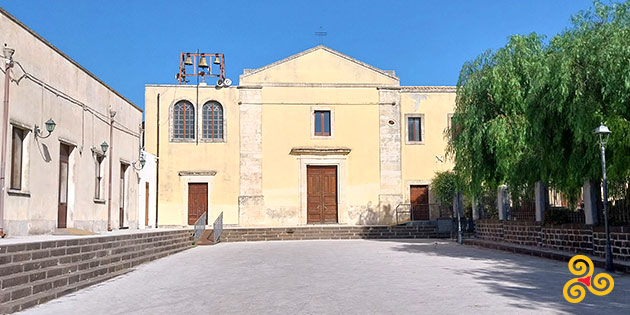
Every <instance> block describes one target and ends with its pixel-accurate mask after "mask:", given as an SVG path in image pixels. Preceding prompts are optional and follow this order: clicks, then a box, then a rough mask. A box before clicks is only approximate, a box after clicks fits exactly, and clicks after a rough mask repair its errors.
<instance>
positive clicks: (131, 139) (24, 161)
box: [0, 9, 142, 236]
mask: <svg viewBox="0 0 630 315" xmlns="http://www.w3.org/2000/svg"><path fill="white" fill-rule="evenodd" d="M0 57H2V58H0V60H1V61H2V67H1V68H2V73H0V76H1V77H2V78H3V83H5V82H6V80H8V82H6V84H7V86H8V91H7V89H6V88H5V85H4V84H2V85H0V95H4V97H3V101H4V102H5V103H4V104H8V115H5V114H4V110H1V109H2V108H0V130H2V129H3V128H2V126H4V127H5V129H4V131H5V132H6V134H5V139H6V146H3V147H4V151H3V153H4V159H3V160H4V161H3V162H4V171H5V172H4V180H2V179H0V186H1V183H2V182H4V186H2V191H1V193H0V230H1V231H2V232H3V233H6V234H8V235H9V236H11V235H27V234H42V233H51V232H54V231H55V230H56V229H58V228H79V229H85V230H91V231H104V230H107V229H108V227H110V228H111V229H118V228H121V227H122V228H126V227H131V228H135V227H137V226H138V221H139V220H138V198H137V196H138V188H137V187H138V186H137V183H138V174H137V172H136V171H135V169H134V164H135V166H139V165H138V163H137V161H138V152H139V145H140V143H139V142H140V139H139V137H140V132H139V126H140V123H141V122H142V110H141V109H140V108H139V107H138V106H136V105H134V104H133V103H131V102H130V101H129V100H127V99H126V98H125V97H123V96H122V95H120V94H119V93H118V92H116V91H115V90H114V89H112V88H111V87H110V86H108V85H107V84H105V83H104V82H103V81H101V80H100V79H99V78H97V77H96V76H95V75H94V74H92V73H90V72H89V71H88V70H86V69H85V68H83V67H82V66H81V65H79V64H78V63H77V62H76V61H74V60H72V59H71V58H70V57H68V56H67V55H66V54H64V53H63V52H62V51H60V50H59V49H58V48H56V47H55V46H53V45H52V44H51V43H49V42H48V41H46V40H45V39H44V38H42V37H41V36H39V35H38V34H36V33H35V32H34V31H32V30H31V29H29V28H28V27H27V26H25V25H24V24H22V23H21V22H20V21H18V20H17V19H16V18H15V17H13V16H11V15H10V14H9V13H7V12H6V11H4V10H3V9H0ZM7 70H8V72H7ZM7 92H8V93H7ZM49 120H50V122H53V121H54V123H55V124H56V126H55V128H54V130H53V131H52V133H49V132H48V131H47V130H46V126H45V122H47V121H49ZM38 128H39V129H38ZM38 130H39V131H38ZM2 134H3V133H1V132H0V136H1V135H2ZM104 143H106V144H107V145H108V146H109V148H107V149H108V150H103V148H105V146H102V144H104ZM1 153H2V151H0V154H1Z"/></svg>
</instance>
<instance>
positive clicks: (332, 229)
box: [221, 224, 450, 242]
mask: <svg viewBox="0 0 630 315" xmlns="http://www.w3.org/2000/svg"><path fill="white" fill-rule="evenodd" d="M444 237H450V233H446V234H444V233H438V229H437V225H436V224H426V225H418V226H340V225H331V226H325V225H323V226H300V227H277V228H224V229H223V233H222V234H221V242H251V241H281V240H335V239H410V238H444Z"/></svg>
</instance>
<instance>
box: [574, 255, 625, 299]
mask: <svg viewBox="0 0 630 315" xmlns="http://www.w3.org/2000/svg"><path fill="white" fill-rule="evenodd" d="M594 269H595V268H594V267H593V261H591V259H590V258H588V257H586V256H584V255H575V256H573V258H571V260H570V261H569V271H570V272H571V273H572V274H574V275H576V276H577V277H578V278H573V279H571V280H569V281H567V283H565V284H564V288H563V289H562V294H563V295H564V298H565V299H566V300H567V301H568V302H571V303H580V302H581V301H582V300H583V299H584V297H585V296H586V290H588V291H590V292H591V293H593V294H595V295H599V296H602V295H606V294H608V293H610V292H611V291H612V290H613V288H614V287H615V281H614V280H613V278H612V277H611V276H610V275H609V274H607V273H598V274H597V275H595V277H593V271H594Z"/></svg>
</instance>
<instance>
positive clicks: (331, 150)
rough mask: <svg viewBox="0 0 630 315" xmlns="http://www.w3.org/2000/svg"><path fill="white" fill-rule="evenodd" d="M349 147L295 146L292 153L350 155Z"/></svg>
mask: <svg viewBox="0 0 630 315" xmlns="http://www.w3.org/2000/svg"><path fill="white" fill-rule="evenodd" d="M350 151H351V150H350V149H349V148H344V147H295V148H292V149H291V152H289V154H290V155H348V154H350Z"/></svg>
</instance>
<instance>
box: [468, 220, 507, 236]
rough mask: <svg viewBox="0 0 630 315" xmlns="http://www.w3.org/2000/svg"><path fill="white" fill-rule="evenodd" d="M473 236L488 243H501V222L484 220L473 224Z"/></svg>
mask: <svg viewBox="0 0 630 315" xmlns="http://www.w3.org/2000/svg"><path fill="white" fill-rule="evenodd" d="M475 234H476V236H477V237H478V238H481V239H484V240H489V241H503V221H499V220H494V219H486V220H479V221H477V222H475Z"/></svg>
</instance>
